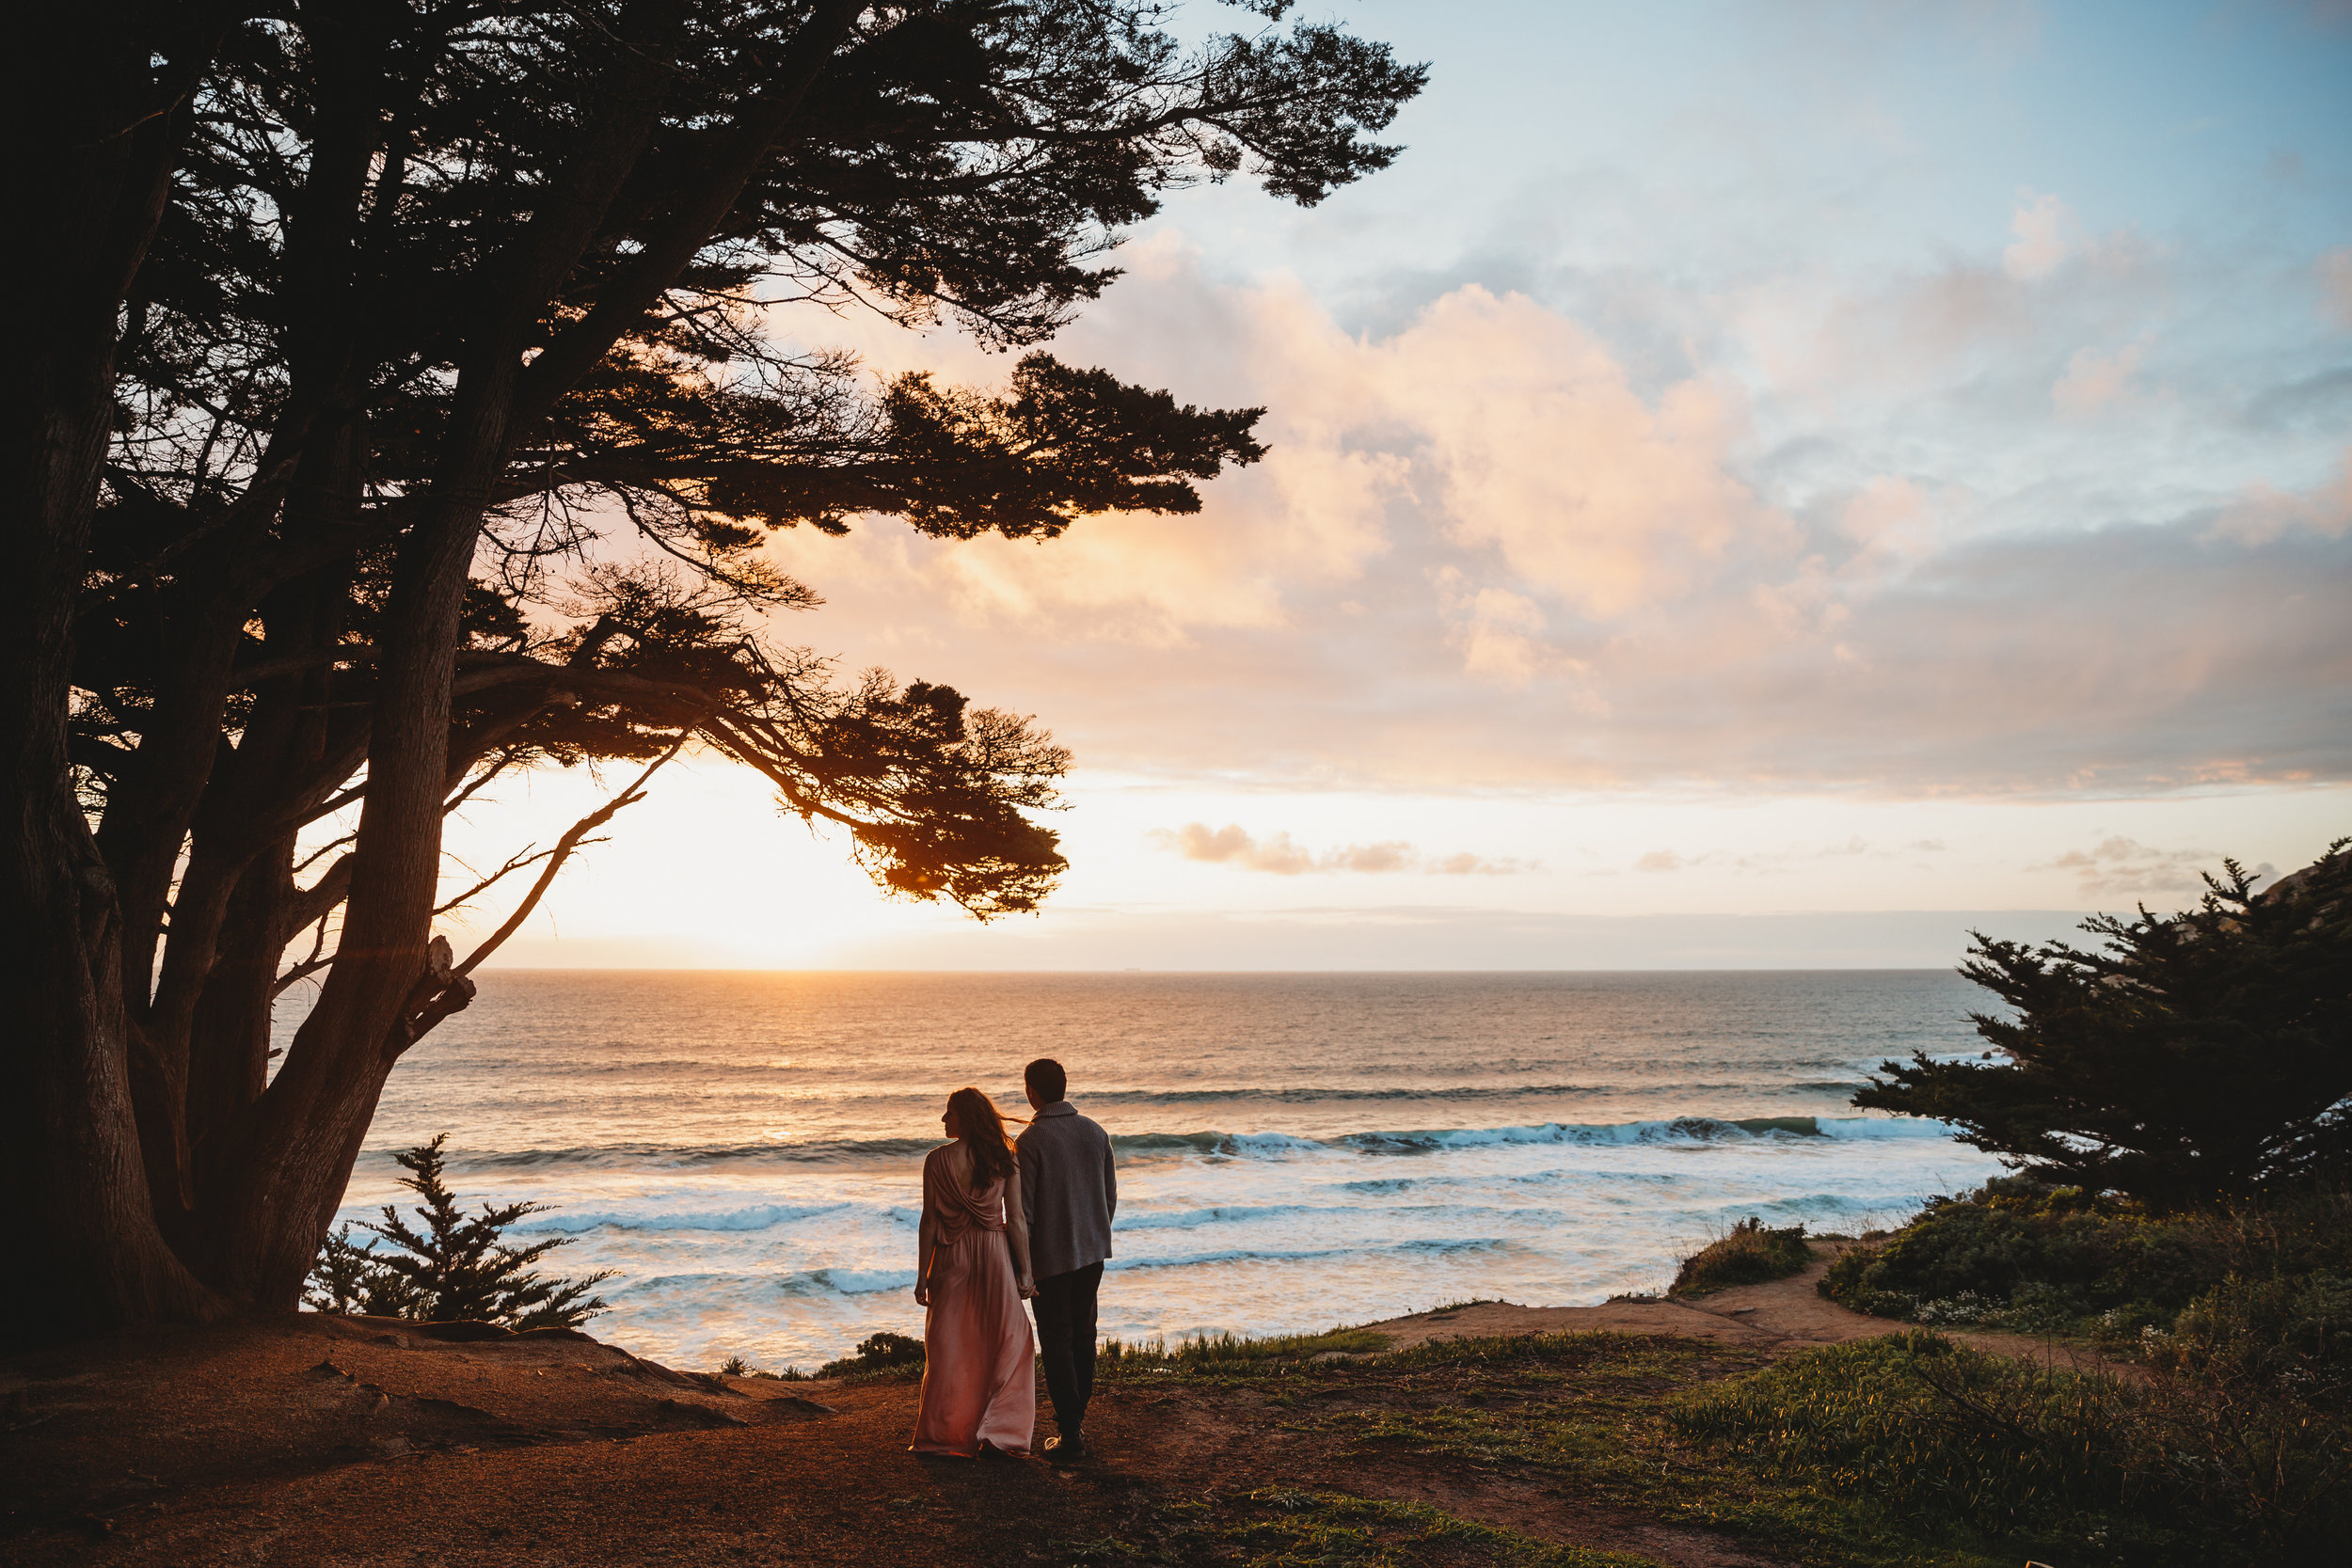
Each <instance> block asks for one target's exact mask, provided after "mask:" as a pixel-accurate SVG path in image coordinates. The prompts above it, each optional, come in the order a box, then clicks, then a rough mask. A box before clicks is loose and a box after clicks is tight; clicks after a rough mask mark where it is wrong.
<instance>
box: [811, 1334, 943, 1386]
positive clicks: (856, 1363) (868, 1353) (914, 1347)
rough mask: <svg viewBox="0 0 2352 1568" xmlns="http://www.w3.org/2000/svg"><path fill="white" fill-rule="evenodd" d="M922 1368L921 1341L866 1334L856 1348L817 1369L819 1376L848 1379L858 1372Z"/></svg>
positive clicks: (900, 1336) (899, 1336)
mask: <svg viewBox="0 0 2352 1568" xmlns="http://www.w3.org/2000/svg"><path fill="white" fill-rule="evenodd" d="M922 1365H923V1341H922V1340H920V1339H915V1338H909V1337H908V1336H906V1335H904V1334H892V1333H889V1332H887V1331H884V1332H882V1333H880V1334H869V1335H867V1336H866V1338H863V1339H860V1340H859V1341H858V1342H857V1349H856V1350H855V1351H853V1352H851V1353H850V1354H848V1355H845V1356H842V1357H841V1358H840V1359H839V1360H837V1361H828V1362H826V1363H825V1364H824V1365H823V1366H821V1367H819V1368H818V1369H817V1372H816V1375H817V1376H818V1377H849V1376H851V1375H852V1374H855V1373H859V1372H888V1371H907V1370H919V1369H920V1368H921V1367H922Z"/></svg>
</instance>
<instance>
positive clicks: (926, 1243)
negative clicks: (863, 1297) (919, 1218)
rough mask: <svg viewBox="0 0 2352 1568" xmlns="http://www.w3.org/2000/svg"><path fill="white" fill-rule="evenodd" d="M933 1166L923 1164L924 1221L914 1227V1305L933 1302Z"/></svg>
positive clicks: (920, 1305) (923, 1305)
mask: <svg viewBox="0 0 2352 1568" xmlns="http://www.w3.org/2000/svg"><path fill="white" fill-rule="evenodd" d="M930 1186H931V1168H930V1164H929V1163H928V1162H926V1163H925V1164H924V1166H923V1222H922V1223H921V1224H920V1225H918V1226H916V1227H914V1305H915V1306H917V1307H929V1306H930V1304H931V1243H932V1242H933V1241H934V1240H935V1238H934V1236H933V1234H932V1226H931V1192H930Z"/></svg>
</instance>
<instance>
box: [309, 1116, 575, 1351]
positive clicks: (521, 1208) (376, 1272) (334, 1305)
mask: <svg viewBox="0 0 2352 1568" xmlns="http://www.w3.org/2000/svg"><path fill="white" fill-rule="evenodd" d="M448 1141H449V1134H448V1133H446V1132H443V1133H441V1134H440V1135H439V1136H437V1137H436V1138H435V1139H434V1140H433V1141H432V1142H431V1143H428V1144H421V1145H419V1146H418V1147H417V1148H412V1149H409V1150H407V1151H406V1152H405V1153H402V1154H397V1155H394V1156H393V1158H394V1159H396V1160H397V1161H399V1163H400V1164H401V1165H402V1166H403V1167H404V1168H405V1169H406V1170H407V1171H408V1172H409V1174H408V1175H407V1176H405V1177H404V1178H402V1179H401V1183H400V1184H401V1185H402V1186H404V1187H406V1188H407V1189H408V1190H409V1191H411V1192H413V1193H415V1194H416V1195H417V1196H419V1197H421V1198H422V1199H423V1200H424V1201H423V1202H422V1203H421V1204H419V1205H418V1206H417V1207H416V1214H417V1217H418V1219H419V1220H421V1222H422V1227H421V1228H419V1227H416V1226H412V1225H410V1224H409V1223H408V1222H407V1221H406V1220H405V1219H404V1218H402V1217H401V1214H400V1212H399V1211H398V1210H397V1209H395V1208H394V1207H393V1206H392V1205H390V1204H389V1203H388V1204H386V1205H385V1206H384V1211H383V1213H384V1217H383V1221H382V1223H380V1224H373V1223H368V1222H365V1221H363V1222H361V1224H360V1226H359V1228H360V1229H362V1230H366V1231H370V1232H373V1234H374V1235H375V1236H377V1237H380V1238H382V1239H383V1240H384V1241H386V1242H389V1243H391V1247H392V1248H396V1249H398V1250H391V1249H388V1248H385V1247H382V1246H379V1245H377V1244H376V1243H374V1242H364V1243H363V1242H354V1241H352V1240H351V1237H350V1231H351V1227H349V1226H344V1227H341V1228H340V1229H338V1230H337V1231H336V1232H335V1233H334V1234H332V1235H330V1236H328V1237H327V1238H326V1242H325V1244H324V1245H323V1246H322V1247H321V1248H320V1251H319V1259H318V1262H317V1263H316V1264H315V1265H314V1266H313V1267H312V1269H311V1272H310V1290H309V1291H308V1292H307V1293H306V1296H305V1300H306V1301H307V1302H308V1304H309V1305H310V1307H313V1308H315V1309H316V1310H319V1311H322V1312H353V1311H358V1312H365V1313H368V1314H371V1315H373V1316H380V1317H396V1318H410V1319H414V1320H416V1321H419V1322H422V1323H456V1322H479V1323H498V1324H501V1326H504V1327H507V1328H513V1329H526V1328H577V1327H579V1326H580V1324H581V1323H585V1322H586V1321H587V1320H588V1319H589V1318H591V1317H594V1316H595V1315H596V1313H598V1312H602V1311H606V1310H608V1308H607V1307H606V1305H605V1302H604V1298H603V1297H601V1296H595V1295H591V1294H589V1292H590V1291H593V1290H595V1289H596V1286H597V1285H599V1284H601V1283H602V1282H604V1281H605V1280H608V1279H610V1278H612V1270H610V1269H607V1270H603V1271H601V1272H599V1273H596V1274H592V1275H586V1276H585V1277H583V1278H579V1279H566V1278H564V1277H561V1276H556V1277H548V1276H544V1275H540V1274H539V1273H537V1272H536V1271H535V1270H534V1269H533V1268H532V1264H534V1263H536V1262H537V1261H538V1260H539V1259H542V1258H544V1257H546V1256H547V1255H548V1253H550V1252H552V1251H554V1250H555V1249H556V1248H557V1247H560V1246H567V1245H569V1244H570V1243H571V1240H572V1238H570V1237H569V1236H553V1237H549V1238H548V1239H547V1240H545V1241H541V1242H533V1243H531V1244H530V1245H529V1246H521V1247H517V1246H510V1245H509V1244H508V1243H506V1241H505V1239H504V1237H505V1231H506V1230H507V1228H508V1227H511V1226H512V1225H514V1224H515V1223H516V1221H517V1220H520V1219H522V1218H523V1217H524V1216H525V1215H529V1214H537V1213H544V1212H547V1211H548V1205H546V1204H544V1203H507V1204H487V1203H485V1204H484V1205H483V1206H482V1212H480V1213H479V1214H468V1213H467V1212H464V1211H463V1210H462V1209H460V1208H459V1207H458V1204H457V1197H456V1195H455V1194H453V1193H452V1192H451V1191H450V1190H449V1184H448V1182H447V1181H446V1180H443V1171H444V1167H445V1161H444V1157H443V1155H442V1152H441V1146H442V1145H443V1144H445V1143H447V1142H448Z"/></svg>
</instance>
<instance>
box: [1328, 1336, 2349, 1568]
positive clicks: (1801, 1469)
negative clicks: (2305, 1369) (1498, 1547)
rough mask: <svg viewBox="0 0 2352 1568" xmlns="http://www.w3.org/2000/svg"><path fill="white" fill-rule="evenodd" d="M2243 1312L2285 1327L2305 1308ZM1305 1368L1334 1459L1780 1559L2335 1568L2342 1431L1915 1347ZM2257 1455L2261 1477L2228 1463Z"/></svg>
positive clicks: (1388, 1360) (1432, 1360) (1430, 1351)
mask: <svg viewBox="0 0 2352 1568" xmlns="http://www.w3.org/2000/svg"><path fill="white" fill-rule="evenodd" d="M2265 1309H2266V1310H2269V1311H2272V1312H2273V1313H2275V1314H2279V1315H2281V1316H2288V1317H2292V1316H2295V1315H2296V1314H2298V1313H2299V1314H2300V1315H2301V1321H2303V1322H2305V1323H2308V1322H2309V1321H2310V1314H2311V1310H2312V1307H2311V1304H2310V1303H2308V1302H2304V1303H2301V1304H2300V1305H2297V1304H2296V1303H2294V1302H2272V1303H2269V1304H2268V1305H2267V1307H2265ZM1317 1373H1325V1374H1327V1375H1329V1376H1330V1377H1332V1378H1333V1379H1334V1380H1335V1381H1334V1383H1333V1384H1332V1386H1318V1385H1317V1382H1314V1381H1310V1382H1307V1383H1304V1384H1301V1383H1299V1382H1293V1383H1291V1384H1289V1385H1286V1387H1287V1388H1289V1389H1292V1390H1295V1391H1297V1392H1299V1393H1300V1394H1301V1395H1303V1397H1301V1398H1299V1399H1297V1400H1296V1401H1295V1404H1297V1405H1298V1406H1301V1407H1304V1408H1300V1409H1299V1410H1298V1411H1297V1412H1296V1414H1295V1415H1294V1416H1292V1417H1289V1418H1286V1419H1287V1420H1288V1421H1289V1422H1290V1424H1292V1425H1294V1426H1295V1427H1297V1428H1298V1429H1299V1430H1302V1431H1308V1432H1312V1433H1318V1434H1320V1435H1322V1436H1323V1437H1325V1438H1326V1439H1327V1440H1331V1441H1336V1442H1338V1443H1340V1444H1342V1445H1343V1451H1355V1452H1360V1453H1364V1454H1373V1453H1377V1452H1380V1451H1383V1450H1388V1451H1393V1452H1404V1453H1411V1454H1414V1455H1417V1456H1422V1457H1423V1458H1428V1459H1442V1460H1452V1461H1455V1462H1458V1463H1461V1464H1464V1465H1470V1466H1473V1467H1475V1468H1477V1469H1479V1470H1481V1471H1501V1472H1503V1473H1507V1474H1517V1475H1519V1476H1521V1477H1523V1478H1525V1479H1529V1480H1534V1481H1538V1482H1548V1483H1549V1485H1550V1486H1551V1487H1552V1488H1554V1489H1556V1490H1557V1491H1558V1492H1559V1493H1561V1494H1562V1495H1565V1496H1569V1497H1576V1498H1577V1499H1579V1500H1581V1501H1584V1502H1589V1503H1595V1504H1600V1505H1603V1506H1613V1507H1617V1508H1623V1509H1626V1510H1629V1511H1632V1512H1637V1513H1644V1514H1647V1515H1649V1516H1652V1517H1656V1518H1661V1519H1664V1520H1668V1521H1671V1522H1674V1523H1677V1524H1682V1525H1686V1526H1691V1527H1696V1528H1709V1529H1715V1530H1722V1531H1724V1532H1727V1533H1729V1534H1732V1535H1735V1536H1738V1537H1740V1538H1743V1539H1745V1540H1748V1541H1750V1542H1752V1543H1754V1544H1756V1545H1758V1546H1761V1547H1764V1548H1766V1549H1768V1550H1772V1551H1774V1552H1778V1553H1780V1554H1782V1555H1785V1556H1787V1557H1788V1558H1790V1559H1792V1560H1796V1561H1800V1562H1804V1563H1825V1564H1826V1563H1836V1564H1849V1565H1852V1568H1898V1565H1899V1568H1996V1565H1997V1568H2015V1564H2016V1563H2017V1562H2018V1561H2020V1560H2026V1559H2033V1560H2041V1561H2045V1562H2062V1563H2065V1564H2067V1565H2068V1568H2142V1565H2145V1568H2175V1565H2178V1568H2196V1565H2205V1568H2249V1565H2250V1564H2253V1563H2257V1562H2259V1563H2264V1564H2270V1563H2280V1564H2289V1563H2293V1564H2302V1563H2312V1564H2317V1563H2322V1562H2328V1563H2332V1562H2334V1561H2338V1560H2341V1559H2340V1552H2339V1548H2338V1545H2337V1544H2338V1543H2339V1542H2340V1541H2341V1540H2342V1539H2344V1532H2345V1531H2346V1530H2347V1529H2352V1513H2347V1512H2346V1503H2347V1497H2346V1486H2345V1481H2344V1465H2345V1463H2346V1461H2345V1459H2344V1455H2345V1453H2346V1452H2347V1447H2348V1446H2347V1443H2346V1441H2345V1437H2346V1433H2345V1432H2344V1428H2343V1427H2342V1426H2341V1425H2333V1424H2327V1423H2322V1424H2320V1425H2317V1426H2310V1427H2296V1426H2295V1425H2294V1420H2293V1418H2292V1414H2291V1413H2289V1412H2284V1411H2281V1410H2278V1409H2273V1410H2272V1411H2271V1413H2270V1414H2269V1415H2267V1416H2265V1415H2264V1414H2263V1413H2262V1410H2261V1408H2260V1405H2259V1401H2258V1400H2256V1399H2255V1398H2254V1397H2253V1396H2252V1395H2251V1394H2250V1393H2248V1394H2243V1395H2242V1397H2240V1398H2238V1399H2236V1400H2234V1401H2222V1402H2216V1401H2215V1400H2213V1399H2211V1398H2205V1397H2201V1396H2199V1395H2198V1394H2197V1392H2196V1389H2195V1387H2194V1386H2191V1385H2188V1384H2185V1383H2182V1384H2178V1385H2175V1384H2172V1383H2169V1382H2168V1381H2167V1380H2166V1378H2165V1377H2164V1376H2162V1375H2159V1376H2158V1377H2156V1378H2155V1379H2154V1380H2153V1381H2152V1382H2150V1383H2148V1384H2146V1385H2141V1384H2138V1383H2129V1382H2121V1381H2118V1380H2116V1379H2113V1378H2108V1377H2104V1376H2095V1375H2094V1376H2078V1375H2076V1374H2074V1373H2073V1372H2065V1371H2058V1372H2053V1371H2049V1370H2043V1369H2041V1368H2038V1367H2036V1366H2034V1365H2032V1364H2031V1363H2028V1362H2026V1361H2023V1360H2019V1359H2014V1358H2009V1357H2003V1356H1996V1355H1989V1354H1983V1353H1980V1352H1977V1351H1974V1350H1971V1349H1968V1348H1967V1347H1964V1346H1960V1345H1955V1344H1953V1343H1951V1342H1950V1341H1948V1340H1946V1339H1944V1338H1942V1337H1940V1336H1937V1335H1934V1334H1930V1333H1925V1332H1921V1333H1915V1334H1908V1335H1896V1336H1890V1337H1887V1338H1880V1339H1872V1340H1864V1341H1857V1342H1854V1343H1851V1344H1845V1345H1836V1346H1824V1347H1822V1348H1821V1349H1819V1350H1813V1351H1806V1352H1804V1353H1801V1354H1796V1355H1791V1356H1788V1357H1786V1358H1785V1359H1782V1360H1780V1361H1777V1362H1774V1361H1771V1360H1769V1359H1767V1358H1766V1357H1765V1356H1764V1355H1762V1354H1760V1353H1757V1352H1755V1351H1752V1350H1746V1349H1742V1348H1738V1347H1728V1346H1724V1345H1720V1344H1714V1343H1711V1342H1708V1341H1701V1340H1690V1339H1678V1338H1665V1337H1651V1336H1629V1335H1617V1334H1605V1333H1604V1334H1567V1335H1529V1336H1523V1337H1517V1338H1491V1339H1471V1340H1454V1341H1445V1342H1440V1343H1437V1344H1431V1345H1425V1346H1422V1347H1420V1348H1418V1349H1416V1350H1411V1351H1406V1352H1400V1353H1397V1354H1391V1355H1386V1356H1383V1357H1381V1358H1380V1359H1379V1360H1378V1361H1376V1362H1373V1363H1370V1364H1369V1365H1368V1366H1365V1367H1358V1368H1339V1369H1324V1368H1308V1369H1304V1370H1301V1371H1300V1372H1298V1373H1295V1374H1293V1375H1294V1377H1295V1378H1309V1379H1312V1378H1313V1377H1314V1374H1317ZM1367 1373H1369V1374H1370V1375H1371V1376H1375V1377H1377V1378H1378V1380H1379V1383H1378V1385H1377V1386H1376V1387H1377V1389H1378V1392H1377V1393H1375V1386H1374V1385H1372V1384H1370V1383H1369V1381H1368V1379H1367V1375H1366V1374H1367ZM1343 1378H1353V1379H1354V1380H1355V1381H1356V1384H1357V1386H1354V1387H1350V1386H1347V1385H1346V1383H1344V1382H1341V1381H1337V1380H1339V1379H1343ZM1367 1396H1370V1397H1367ZM2305 1414H2307V1415H2308V1411H2306V1412H2305ZM2233 1444H2234V1445H2235V1448H2234V1450H2233V1447H2232V1445H2233ZM2233 1451H2234V1452H2236V1453H2237V1454H2239V1455H2240V1456H2242V1457H2241V1458H2239V1459H2232V1458H2231V1457H2230V1455H2231V1453H2232V1452H2233ZM2259 1455H2267V1456H2268V1457H2269V1460H2270V1462H2271V1468H2269V1469H2267V1470H2265V1469H2263V1468H2261V1467H2260V1466H2259V1465H2252V1464H2249V1463H2247V1458H2248V1457H2250V1456H2259ZM2265 1478H2272V1479H2273V1480H2275V1481H2276V1484H2270V1483H2269V1482H2267V1481H2265Z"/></svg>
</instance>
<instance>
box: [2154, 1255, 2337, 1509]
mask: <svg viewBox="0 0 2352 1568" xmlns="http://www.w3.org/2000/svg"><path fill="white" fill-rule="evenodd" d="M2144 1343H2145V1353H2144V1354H2143V1356H2142V1362H2143V1365H2144V1367H2145V1369H2146V1370H2147V1373H2148V1387H2149V1393H2148V1399H2147V1402H2146V1417H2147V1426H2148V1428H2149V1440H2148V1441H2147V1442H2146V1443H2145V1444H2144V1445H2143V1446H2144V1448H2145V1449H2146V1451H2147V1453H2148V1454H2149V1456H2150V1460H2151V1463H2152V1464H2153V1465H2154V1466H2156V1467H2157V1468H2159V1469H2160V1470H2161V1471H2162V1472H2163V1473H2164V1475H2165V1476H2166V1478H2167V1480H2168V1481H2169V1484H2170V1485H2171V1486H2172V1487H2173V1488H2174V1489H2176V1490H2178V1491H2180V1492H2181V1493H2183V1494H2185V1495H2186V1496H2189V1497H2194V1498H2195V1499H2196V1500H2197V1502H2198V1503H2199V1504H2200V1505H2201V1506H2202V1507H2204V1508H2207V1509H2210V1510H2215V1511H2223V1512H2227V1513H2232V1514H2233V1515H2235V1516H2238V1517H2240V1518H2243V1519H2246V1520H2248V1521H2249V1522H2250V1523H2251V1524H2252V1525H2253V1526H2254V1527H2255V1528H2257V1529H2258V1530H2259V1531H2261V1532H2262V1533H2263V1534H2264V1535H2265V1536H2266V1537H2268V1538H2272V1539H2278V1540H2294V1539H2298V1538H2301V1537H2305V1536H2314V1537H2328V1538H2332V1539H2335V1540H2339V1541H2342V1540H2345V1539H2352V1275H2343V1274H2334V1273H2325V1272H2323V1273H2314V1274H2309V1275H2299V1276H2295V1275H2290V1276H2284V1277H2276V1278H2270V1279H2243V1278H2235V1277H2233V1278H2231V1279H2229V1280H2226V1281H2224V1282H2223V1283H2222V1284H2221V1285H2219V1286H2218V1287H2217V1288H2216V1289H2214V1290H2212V1291H2208V1292H2206V1293H2205V1294H2204V1295H2202V1296H2200V1297H2199V1298H2198V1299H2197V1300H2196V1301H2195V1302H2194V1303H2192V1304H2191V1305H2190V1306H2189V1307H2188V1309H2187V1310H2186V1311H2185V1312H2183V1313H2182V1314H2181V1315H2180V1318H2179V1320H2178V1321H2177V1323H2175V1324H2174V1327H2173V1329H2172V1331H2171V1332H2169V1333H2165V1332H2163V1331H2160V1330H2153V1329H2152V1330H2150V1331H2149V1332H2148V1333H2147V1334H2146V1335H2145V1337H2144Z"/></svg>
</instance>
